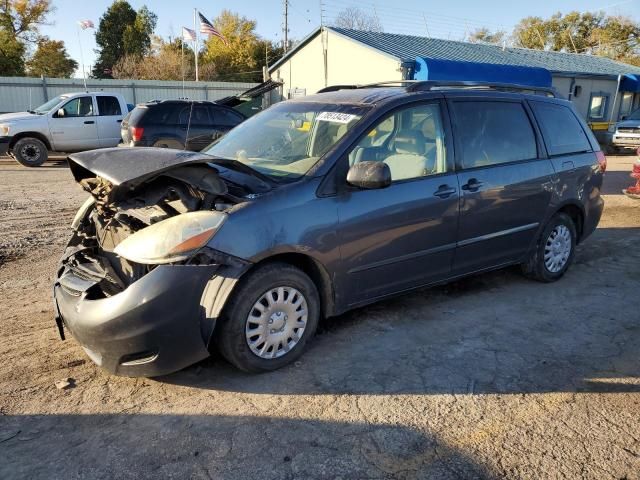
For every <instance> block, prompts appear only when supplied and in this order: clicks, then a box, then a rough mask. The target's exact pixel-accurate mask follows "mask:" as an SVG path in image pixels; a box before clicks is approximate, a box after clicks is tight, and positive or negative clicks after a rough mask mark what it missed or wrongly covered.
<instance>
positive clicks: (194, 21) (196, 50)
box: [193, 8, 198, 82]
mask: <svg viewBox="0 0 640 480" xmlns="http://www.w3.org/2000/svg"><path fill="white" fill-rule="evenodd" d="M197 12H198V10H197V9H195V8H194V9H193V30H194V31H195V32H196V49H195V52H194V53H195V55H196V82H197V81H198V27H197V25H196V16H197Z"/></svg>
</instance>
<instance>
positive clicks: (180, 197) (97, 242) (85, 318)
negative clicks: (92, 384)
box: [54, 148, 255, 376]
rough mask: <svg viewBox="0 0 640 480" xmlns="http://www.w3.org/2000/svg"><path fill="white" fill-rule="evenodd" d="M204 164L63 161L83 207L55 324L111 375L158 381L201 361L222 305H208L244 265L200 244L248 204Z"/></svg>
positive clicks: (65, 263)
mask: <svg viewBox="0 0 640 480" xmlns="http://www.w3.org/2000/svg"><path fill="white" fill-rule="evenodd" d="M211 160H212V158H211V157H208V156H206V155H202V154H195V153H191V152H181V151H175V150H169V149H122V148H118V149H105V150H98V151H93V152H85V153H81V154H75V155H72V156H70V157H69V165H70V169H71V172H72V173H73V175H74V177H75V179H76V181H77V182H78V183H79V184H80V185H81V186H82V188H83V189H84V190H86V191H87V192H88V193H90V194H91V198H90V199H89V200H88V201H87V202H86V203H85V204H84V205H83V207H82V208H81V209H80V210H79V212H78V214H77V215H76V218H75V219H74V221H73V225H72V227H73V233H72V236H71V239H70V241H69V243H68V245H67V247H66V249H65V252H64V254H63V256H62V259H61V263H60V266H59V269H58V274H57V279H56V282H55V285H54V299H55V304H56V309H57V313H58V317H59V318H60V319H61V320H59V321H58V323H59V327H60V328H61V332H62V325H61V324H62V322H64V325H65V326H66V327H67V328H68V329H69V330H70V331H71V332H72V334H73V335H74V337H75V338H76V339H77V340H78V341H79V342H80V343H81V345H82V346H83V348H84V349H85V351H86V352H87V354H88V355H89V356H90V357H91V358H92V359H93V360H94V361H96V363H98V364H99V365H101V366H103V367H104V368H106V369H107V370H109V371H111V372H113V373H119V374H124V375H136V376H137V375H144V376H151V375H159V374H163V373H169V372H171V371H175V370H177V369H179V368H183V367H184V366H187V365H189V364H191V363H194V362H195V361H198V360H201V359H202V358H205V357H206V356H207V355H208V350H207V346H208V342H209V339H210V336H211V334H212V332H213V328H214V325H215V318H216V317H217V315H218V314H219V312H220V310H221V308H222V304H223V303H224V299H222V300H220V299H219V298H218V299H216V298H215V297H216V295H217V294H218V292H225V293H224V295H225V298H226V296H227V295H228V294H229V292H230V290H231V288H232V286H233V284H235V281H237V279H238V278H239V276H240V275H241V273H242V272H243V271H244V270H245V269H246V268H247V266H248V263H247V262H245V261H243V260H241V259H237V258H233V257H230V256H228V255H225V254H223V253H221V252H217V251H215V250H212V249H210V248H208V247H207V246H206V244H207V242H208V240H209V239H210V238H211V237H212V236H213V235H214V234H215V231H216V230H217V228H219V227H220V225H221V224H222V223H223V221H224V220H225V218H226V216H227V213H228V212H230V211H232V210H233V209H234V208H236V207H237V206H238V205H240V204H241V203H243V202H246V201H247V197H251V196H252V195H255V192H253V191H252V190H251V189H250V188H248V187H247V186H246V185H240V184H238V183H234V182H230V181H228V180H226V179H223V178H221V176H220V174H219V170H218V169H217V168H216V167H215V166H212V165H211V164H209V162H210V161H211ZM210 284H213V286H211V285H210ZM212 289H213V290H214V292H213V293H212V291H211V290H212ZM212 295H213V297H212ZM205 297H207V298H205ZM205 303H209V304H208V305H207V304H205ZM212 305H215V308H212Z"/></svg>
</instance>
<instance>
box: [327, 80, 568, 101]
mask: <svg viewBox="0 0 640 480" xmlns="http://www.w3.org/2000/svg"><path fill="white" fill-rule="evenodd" d="M393 86H399V87H404V88H406V89H407V91H408V92H425V91H431V90H444V89H447V88H469V89H478V90H484V89H486V90H502V91H510V92H533V93H542V94H544V95H547V96H551V97H555V98H560V94H559V93H558V91H557V90H556V89H555V88H553V87H534V86H532V85H518V84H515V83H499V82H476V81H457V80H424V81H421V80H389V81H386V82H376V83H368V84H366V85H331V86H329V87H325V88H323V89H321V90H318V93H326V92H336V91H338V90H355V89H358V88H380V87H393Z"/></svg>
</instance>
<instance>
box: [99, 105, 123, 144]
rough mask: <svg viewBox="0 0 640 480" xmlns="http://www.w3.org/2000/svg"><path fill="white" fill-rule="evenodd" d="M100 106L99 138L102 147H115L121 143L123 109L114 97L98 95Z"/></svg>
mask: <svg viewBox="0 0 640 480" xmlns="http://www.w3.org/2000/svg"><path fill="white" fill-rule="evenodd" d="M96 103H97V104H98V117H97V119H96V121H97V122H98V136H99V137H100V146H101V147H115V146H116V145H118V144H119V143H120V138H121V132H120V126H121V124H122V117H123V112H122V107H121V106H120V101H119V100H118V98H117V97H114V96H112V95H97V96H96Z"/></svg>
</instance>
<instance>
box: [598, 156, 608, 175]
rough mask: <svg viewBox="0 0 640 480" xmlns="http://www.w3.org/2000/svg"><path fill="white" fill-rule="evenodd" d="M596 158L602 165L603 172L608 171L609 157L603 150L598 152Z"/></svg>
mask: <svg viewBox="0 0 640 480" xmlns="http://www.w3.org/2000/svg"><path fill="white" fill-rule="evenodd" d="M596 159H597V160H598V165H600V171H601V172H602V173H604V172H606V171H607V157H605V156H604V153H602V151H599V152H596Z"/></svg>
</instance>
